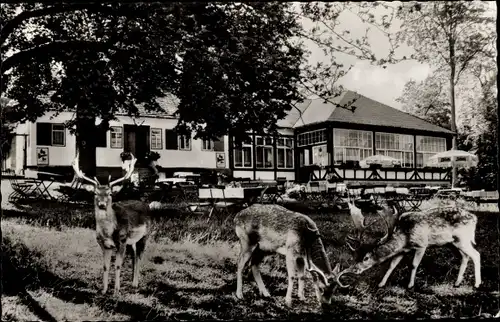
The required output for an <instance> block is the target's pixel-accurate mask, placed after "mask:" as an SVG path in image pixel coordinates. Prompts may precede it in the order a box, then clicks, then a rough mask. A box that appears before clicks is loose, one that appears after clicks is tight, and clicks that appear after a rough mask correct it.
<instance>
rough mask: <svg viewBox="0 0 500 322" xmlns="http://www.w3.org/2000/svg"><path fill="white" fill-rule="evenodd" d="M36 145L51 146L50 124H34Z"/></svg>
mask: <svg viewBox="0 0 500 322" xmlns="http://www.w3.org/2000/svg"><path fill="white" fill-rule="evenodd" d="M36 145H52V124H51V123H36Z"/></svg>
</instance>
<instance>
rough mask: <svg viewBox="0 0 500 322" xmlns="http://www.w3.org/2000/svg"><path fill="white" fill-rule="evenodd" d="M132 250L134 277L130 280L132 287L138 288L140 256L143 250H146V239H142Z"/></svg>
mask: <svg viewBox="0 0 500 322" xmlns="http://www.w3.org/2000/svg"><path fill="white" fill-rule="evenodd" d="M132 248H133V249H134V262H133V264H134V277H133V279H132V287H138V286H139V268H140V265H141V260H142V255H143V254H144V249H145V248H146V237H143V238H142V239H141V240H139V241H138V242H137V243H136V244H134V245H133V246H132Z"/></svg>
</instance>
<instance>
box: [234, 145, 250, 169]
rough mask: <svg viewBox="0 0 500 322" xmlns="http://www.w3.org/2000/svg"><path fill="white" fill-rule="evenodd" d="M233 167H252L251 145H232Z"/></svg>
mask: <svg viewBox="0 0 500 322" xmlns="http://www.w3.org/2000/svg"><path fill="white" fill-rule="evenodd" d="M233 156H234V167H235V168H251V167H252V144H251V143H250V142H244V143H243V144H242V145H241V147H237V146H236V144H235V145H234V149H233Z"/></svg>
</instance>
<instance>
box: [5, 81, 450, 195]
mask: <svg viewBox="0 0 500 322" xmlns="http://www.w3.org/2000/svg"><path fill="white" fill-rule="evenodd" d="M334 102H335V103H338V104H340V105H343V106H346V105H347V106H348V107H350V108H353V111H351V110H349V109H345V108H340V107H336V106H335V105H334V104H331V103H328V102H327V103H325V102H324V101H323V100H322V99H316V100H305V101H304V102H302V103H300V104H298V106H297V108H296V109H293V110H291V111H290V112H289V113H288V115H287V117H286V118H285V119H283V120H280V121H279V122H278V126H279V131H278V135H276V136H260V135H255V134H250V140H249V141H248V142H241V145H240V144H237V142H235V141H234V139H233V138H232V137H231V136H224V137H221V138H219V139H218V140H215V141H213V140H200V139H197V140H194V139H192V138H191V137H188V136H185V135H180V134H178V133H176V132H175V131H174V130H173V129H174V127H175V125H176V124H177V119H176V118H174V117H173V116H172V115H173V113H167V114H165V115H160V116H158V115H155V116H153V115H149V116H148V115H145V116H144V117H141V118H133V117H130V116H126V115H118V116H117V120H116V121H112V122H110V129H109V130H108V131H107V132H105V133H104V132H103V133H96V135H97V136H98V138H97V142H98V143H97V151H96V154H97V167H98V168H100V169H102V170H104V171H109V170H111V169H112V168H115V169H118V168H119V167H120V164H121V159H120V153H121V152H123V151H130V152H132V153H134V155H136V156H137V157H138V158H140V157H141V156H142V155H144V154H145V153H147V152H149V151H155V152H157V153H158V154H159V155H160V159H159V160H158V162H157V163H158V165H160V166H161V168H162V169H163V171H167V172H172V171H201V170H227V171H230V172H231V173H232V175H233V176H234V177H237V178H250V179H252V180H259V179H260V180H275V179H277V178H286V179H287V180H295V181H301V182H304V181H309V180H320V179H331V180H336V181H345V182H349V183H366V182H376V183H381V184H387V183H391V184H394V185H399V184H407V183H408V184H440V185H443V184H448V183H449V182H450V173H449V171H448V170H446V169H435V168H429V167H426V161H427V159H428V158H429V157H430V156H432V155H433V154H435V153H438V152H442V151H446V150H448V149H449V148H451V139H452V135H453V133H452V132H451V131H449V130H447V129H444V128H441V127H439V126H436V125H433V124H431V123H429V122H426V121H424V120H422V119H420V118H417V117H415V116H412V115H410V114H407V113H404V112H402V111H399V110H397V109H394V108H392V107H389V106H387V105H384V104H382V103H379V102H376V101H374V100H371V99H369V98H367V97H364V96H361V95H358V94H356V93H354V92H351V91H346V92H345V93H343V94H342V95H341V96H339V97H336V98H335V99H334ZM163 107H164V109H165V110H167V111H172V110H173V107H172V106H167V107H165V106H163ZM71 117H74V114H73V113H71V112H63V113H60V114H58V115H55V114H54V113H47V114H46V115H44V116H43V117H40V118H39V119H38V120H37V121H36V122H34V123H25V124H21V125H20V126H18V128H17V132H16V134H17V136H16V138H15V142H14V144H13V148H12V151H11V153H10V155H9V157H8V159H7V161H6V162H5V163H6V166H7V168H11V169H14V170H15V171H16V172H17V173H22V172H23V170H24V169H40V168H43V169H47V170H48V169H49V168H50V169H51V170H52V171H55V170H56V168H64V167H65V168H69V167H70V166H71V162H72V160H73V158H74V156H75V151H76V140H75V136H74V135H73V134H71V133H70V131H69V130H68V129H67V128H65V127H64V125H63V123H64V122H65V121H67V120H69V119H70V118H71ZM98 122H99V121H98ZM373 155H385V156H390V157H393V158H395V159H398V160H400V161H401V164H400V166H398V167H391V168H382V169H375V168H373V167H370V168H367V167H361V166H360V165H359V162H360V161H362V160H363V159H365V158H367V157H369V156H373ZM4 166H5V165H4Z"/></svg>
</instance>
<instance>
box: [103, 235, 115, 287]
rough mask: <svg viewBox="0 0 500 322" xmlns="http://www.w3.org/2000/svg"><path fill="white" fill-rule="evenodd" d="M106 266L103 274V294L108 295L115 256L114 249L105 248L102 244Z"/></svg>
mask: <svg viewBox="0 0 500 322" xmlns="http://www.w3.org/2000/svg"><path fill="white" fill-rule="evenodd" d="M101 248H102V253H103V259H104V265H103V273H102V284H103V288H102V294H106V292H107V291H108V284H109V269H110V267H111V255H112V254H113V250H112V249H108V248H104V245H102V244H101Z"/></svg>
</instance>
